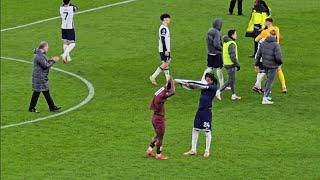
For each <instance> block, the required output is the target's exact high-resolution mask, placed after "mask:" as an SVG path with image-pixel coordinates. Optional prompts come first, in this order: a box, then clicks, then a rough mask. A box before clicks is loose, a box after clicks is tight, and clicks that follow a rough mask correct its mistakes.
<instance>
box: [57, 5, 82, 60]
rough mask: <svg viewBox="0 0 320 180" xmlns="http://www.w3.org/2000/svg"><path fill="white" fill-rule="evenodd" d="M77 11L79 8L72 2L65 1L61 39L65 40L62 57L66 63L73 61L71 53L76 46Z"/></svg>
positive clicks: (62, 12) (61, 9)
mask: <svg viewBox="0 0 320 180" xmlns="http://www.w3.org/2000/svg"><path fill="white" fill-rule="evenodd" d="M77 9H78V8H77V6H75V5H73V4H71V3H70V0H63V5H62V6H61V7H60V16H61V20H62V23H61V33H62V37H61V38H62V40H63V54H62V55H61V57H62V60H63V62H64V63H67V62H70V61H71V57H70V53H71V51H72V50H73V48H74V47H75V45H76V44H75V42H76V34H75V30H74V22H73V16H74V13H75V12H76V11H77Z"/></svg>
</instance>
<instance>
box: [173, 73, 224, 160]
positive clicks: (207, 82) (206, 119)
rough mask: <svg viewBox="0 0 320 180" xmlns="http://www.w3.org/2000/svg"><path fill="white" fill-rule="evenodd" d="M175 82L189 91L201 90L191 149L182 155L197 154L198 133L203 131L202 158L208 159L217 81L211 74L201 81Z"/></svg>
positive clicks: (177, 80)
mask: <svg viewBox="0 0 320 180" xmlns="http://www.w3.org/2000/svg"><path fill="white" fill-rule="evenodd" d="M175 82H176V83H179V84H181V85H183V86H186V87H188V88H190V89H201V95H200V100H199V107H198V110H197V113H196V115H195V118H194V124H193V130H192V148H191V150H190V151H188V152H186V153H184V155H186V156H192V155H196V154H197V142H198V137H199V132H200V131H204V132H205V134H206V149H205V153H204V155H203V156H204V157H209V156H210V145H211V138H212V136H211V126H212V125H211V124H212V123H211V122H212V101H213V99H214V97H215V95H216V92H217V90H218V89H219V88H218V86H217V85H216V82H217V80H216V79H215V77H214V76H213V75H212V74H210V73H207V74H206V75H205V76H204V77H203V79H202V80H201V81H191V80H181V79H175Z"/></svg>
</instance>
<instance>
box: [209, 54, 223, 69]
mask: <svg viewBox="0 0 320 180" xmlns="http://www.w3.org/2000/svg"><path fill="white" fill-rule="evenodd" d="M207 62H208V63H207V66H208V67H211V68H223V60H222V55H221V54H216V55H211V54H208V59H207Z"/></svg>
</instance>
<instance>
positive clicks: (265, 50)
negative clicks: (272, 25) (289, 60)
mask: <svg viewBox="0 0 320 180" xmlns="http://www.w3.org/2000/svg"><path fill="white" fill-rule="evenodd" d="M260 58H262V64H263V66H264V67H265V70H266V73H267V76H268V79H267V84H266V90H265V92H264V96H263V100H262V104H273V102H272V101H271V99H272V98H271V97H270V92H271V88H272V84H273V81H274V78H275V76H276V74H277V69H278V68H279V66H280V65H281V64H282V53H281V48H280V45H279V44H278V43H277V35H276V31H275V30H271V31H270V36H268V37H267V38H266V40H265V41H264V42H263V43H262V44H261V47H260V48H259V49H258V52H257V55H256V61H259V60H260Z"/></svg>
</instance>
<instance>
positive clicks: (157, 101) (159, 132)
mask: <svg viewBox="0 0 320 180" xmlns="http://www.w3.org/2000/svg"><path fill="white" fill-rule="evenodd" d="M174 94H175V86H174V81H173V79H172V78H171V77H170V79H169V81H168V84H167V85H166V86H165V87H162V88H160V89H159V90H158V91H157V92H156V93H155V94H154V96H153V99H152V102H151V105H150V109H151V110H152V111H153V116H152V125H153V128H154V131H155V134H156V136H155V137H154V138H153V139H152V141H151V143H150V145H149V147H148V149H147V151H146V154H147V156H149V157H154V154H153V152H152V150H153V148H154V147H155V146H156V149H157V154H156V156H155V158H156V159H168V156H166V155H163V154H161V151H162V150H161V149H162V148H161V147H162V140H163V136H164V133H165V127H166V125H165V121H166V119H165V108H164V104H165V102H166V101H167V99H168V98H169V97H171V96H173V95H174Z"/></svg>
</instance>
